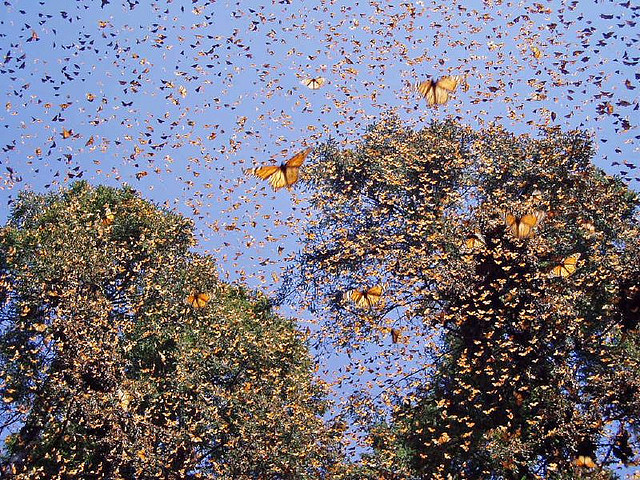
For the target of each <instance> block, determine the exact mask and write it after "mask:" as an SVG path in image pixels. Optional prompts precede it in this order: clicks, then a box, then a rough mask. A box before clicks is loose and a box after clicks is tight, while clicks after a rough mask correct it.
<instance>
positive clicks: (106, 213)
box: [102, 205, 116, 226]
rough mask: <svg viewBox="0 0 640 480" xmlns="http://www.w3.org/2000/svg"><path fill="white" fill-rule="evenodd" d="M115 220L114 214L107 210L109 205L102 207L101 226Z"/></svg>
mask: <svg viewBox="0 0 640 480" xmlns="http://www.w3.org/2000/svg"><path fill="white" fill-rule="evenodd" d="M115 218H116V216H115V214H114V213H113V212H112V211H111V209H110V208H109V205H106V206H105V207H104V218H103V219H102V224H103V225H105V226H107V225H111V224H112V223H113V220H114V219H115Z"/></svg>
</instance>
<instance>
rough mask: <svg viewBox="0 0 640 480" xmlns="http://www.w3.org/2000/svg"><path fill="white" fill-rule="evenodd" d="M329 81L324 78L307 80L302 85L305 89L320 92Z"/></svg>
mask: <svg viewBox="0 0 640 480" xmlns="http://www.w3.org/2000/svg"><path fill="white" fill-rule="evenodd" d="M326 81H327V79H326V78H324V77H316V78H305V79H304V80H302V81H301V82H300V83H302V85H304V86H305V87H309V88H310V89H311V90H318V89H319V88H320V87H322V86H323V85H324V83H325V82H326Z"/></svg>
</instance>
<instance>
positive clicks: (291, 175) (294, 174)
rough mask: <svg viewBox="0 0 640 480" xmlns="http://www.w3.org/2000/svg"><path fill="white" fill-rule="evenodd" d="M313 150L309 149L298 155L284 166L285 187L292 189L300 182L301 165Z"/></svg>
mask: <svg viewBox="0 0 640 480" xmlns="http://www.w3.org/2000/svg"><path fill="white" fill-rule="evenodd" d="M311 150H312V149H311V148H307V149H306V150H303V151H301V152H298V153H296V154H295V155H294V156H293V157H291V158H290V159H289V160H288V161H287V163H285V164H284V165H283V166H282V170H283V174H284V182H285V185H283V186H286V187H290V186H291V185H293V184H294V183H296V182H297V181H298V171H299V170H300V165H302V163H303V162H304V160H305V159H306V158H307V155H309V152H311ZM278 188H279V187H278Z"/></svg>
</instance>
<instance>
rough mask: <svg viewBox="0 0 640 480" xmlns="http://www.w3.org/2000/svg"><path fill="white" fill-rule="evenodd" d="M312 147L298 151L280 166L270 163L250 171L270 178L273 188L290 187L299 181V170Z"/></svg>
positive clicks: (264, 177)
mask: <svg viewBox="0 0 640 480" xmlns="http://www.w3.org/2000/svg"><path fill="white" fill-rule="evenodd" d="M311 150H312V148H311V147H310V148H307V149H306V150H303V151H302V152H298V153H296V154H295V155H294V156H293V157H291V158H290V159H289V160H288V161H287V162H286V163H283V164H282V165H280V166H277V165H268V166H266V167H257V168H252V169H251V170H249V172H250V173H251V174H253V175H255V176H256V177H258V178H261V179H262V180H267V179H268V180H269V184H270V185H271V188H273V190H274V191H275V190H278V189H280V188H282V187H287V188H290V187H291V185H293V184H294V183H296V182H297V181H298V170H300V166H301V165H302V163H303V162H304V160H305V158H307V155H309V152H311Z"/></svg>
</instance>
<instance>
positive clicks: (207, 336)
mask: <svg viewBox="0 0 640 480" xmlns="http://www.w3.org/2000/svg"><path fill="white" fill-rule="evenodd" d="M193 245H194V238H193V234H192V225H191V222H190V221H189V220H187V219H185V218H183V217H181V216H179V215H177V214H173V213H170V212H168V211H164V210H162V209H159V208H157V207H155V206H154V205H152V204H150V203H148V202H146V201H144V200H142V199H141V198H139V197H138V196H137V195H136V194H135V192H134V191H133V190H131V189H129V188H125V189H113V188H106V187H97V188H93V187H91V186H89V185H88V184H87V183H84V182H79V183H76V184H75V185H74V186H73V187H72V188H71V189H70V190H67V191H64V192H61V193H58V194H49V195H37V194H30V193H24V194H22V195H21V196H20V198H19V199H18V201H17V203H16V204H15V205H14V207H13V212H12V215H11V218H10V220H9V222H8V224H7V225H6V226H5V227H4V228H3V229H2V231H1V234H0V261H1V264H0V267H1V272H2V277H1V278H2V280H1V281H2V283H1V285H2V291H1V294H2V300H3V309H2V330H1V335H0V362H1V371H2V373H1V378H2V384H1V393H2V399H3V400H4V401H3V405H2V419H3V434H2V436H3V437H6V442H5V443H6V447H5V449H4V454H3V457H2V464H1V466H2V473H3V478H4V477H5V476H6V477H7V478H15V479H26V478H29V479H72V478H78V479H97V478H112V479H117V478H121V479H157V478H165V479H185V478H192V479H197V478H201V479H205V478H234V479H235V478H253V479H258V478H261V479H266V478H270V479H294V478H295V479H298V478H313V479H316V478H323V477H324V476H325V475H327V472H330V471H331V469H332V468H334V467H335V464H336V461H337V458H338V453H339V452H338V449H337V443H336V442H335V441H334V440H335V439H334V434H335V432H332V431H331V430H330V429H328V428H325V426H324V424H323V421H322V419H321V415H322V414H323V413H324V409H325V400H324V391H323V389H322V387H321V385H320V384H318V383H316V382H314V381H312V368H313V365H312V363H311V360H310V358H309V355H308V352H307V349H306V346H305V344H304V342H303V341H302V339H301V337H300V335H299V333H298V332H297V331H296V329H295V324H294V322H293V321H291V320H287V319H284V318H282V317H280V316H278V315H275V314H274V313H272V311H271V306H270V302H269V300H268V299H266V298H264V297H262V296H260V295H257V294H252V293H251V292H249V291H247V290H246V289H245V288H242V287H238V286H231V285H228V284H224V283H222V282H221V281H220V280H219V279H218V277H217V276H216V268H215V264H214V261H213V260H212V259H211V258H210V257H208V256H202V255H198V254H195V253H191V252H190V250H189V249H190V247H192V246H193Z"/></svg>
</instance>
